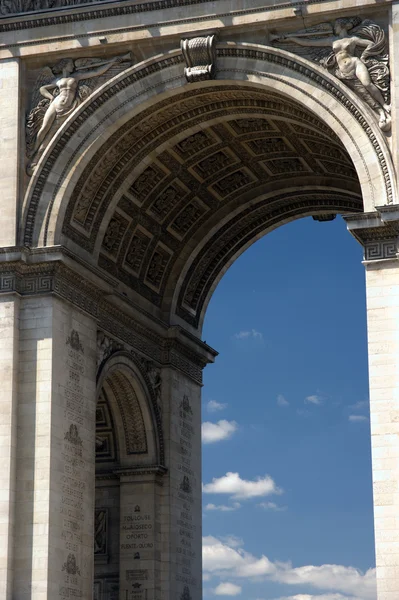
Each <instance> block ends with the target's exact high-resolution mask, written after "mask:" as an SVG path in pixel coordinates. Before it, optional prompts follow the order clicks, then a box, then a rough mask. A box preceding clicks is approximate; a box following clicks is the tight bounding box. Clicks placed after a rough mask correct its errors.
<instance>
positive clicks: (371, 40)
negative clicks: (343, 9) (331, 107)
mask: <svg viewBox="0 0 399 600" xmlns="http://www.w3.org/2000/svg"><path fill="white" fill-rule="evenodd" d="M270 41H272V42H274V44H276V45H279V46H280V47H281V48H284V49H286V50H290V51H291V52H294V53H295V54H300V55H302V56H304V57H306V58H308V59H310V60H313V61H315V62H318V63H319V64H320V65H322V66H323V67H324V68H325V69H327V70H328V71H329V72H330V73H331V74H332V75H334V76H335V77H337V78H338V79H340V80H342V81H343V82H344V83H345V84H346V85H347V86H348V87H350V88H351V89H352V90H353V91H354V92H355V93H356V94H357V95H358V96H359V97H360V98H361V99H362V100H363V101H364V102H365V103H366V104H368V106H369V107H370V108H371V109H372V110H373V111H375V112H376V113H377V115H378V117H379V125H380V128H381V129H382V130H383V131H389V130H390V129H391V116H390V113H391V106H390V89H389V88H390V72H389V55H388V49H387V43H386V36H385V32H384V30H383V29H382V28H381V27H380V26H379V25H377V24H376V23H374V22H373V21H371V20H369V19H366V20H362V19H361V18H360V17H346V18H341V19H336V21H335V22H334V23H321V24H319V25H316V26H315V27H309V28H307V29H301V30H299V31H297V32H296V33H293V34H291V33H290V34H289V35H272V36H271V37H270Z"/></svg>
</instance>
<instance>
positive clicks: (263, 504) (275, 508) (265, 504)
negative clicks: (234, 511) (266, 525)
mask: <svg viewBox="0 0 399 600" xmlns="http://www.w3.org/2000/svg"><path fill="white" fill-rule="evenodd" d="M256 506H259V508H263V509H264V510H271V511H275V512H282V511H283V510H287V507H286V506H279V505H278V504H276V503H275V502H261V503H260V504H257V505H256Z"/></svg>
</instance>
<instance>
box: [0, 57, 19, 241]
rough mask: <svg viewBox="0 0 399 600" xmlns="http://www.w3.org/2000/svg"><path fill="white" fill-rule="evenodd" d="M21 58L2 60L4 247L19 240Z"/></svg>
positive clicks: (0, 229) (0, 221)
mask: <svg viewBox="0 0 399 600" xmlns="http://www.w3.org/2000/svg"><path fill="white" fill-rule="evenodd" d="M21 120H22V116H21V113H20V60H19V59H18V58H12V59H6V60H1V61H0V157H1V160H0V197H1V207H2V208H1V217H0V247H1V246H11V245H13V244H16V243H17V227H18V217H17V211H18V185H19V180H18V173H19V165H20V155H19V138H20V123H21Z"/></svg>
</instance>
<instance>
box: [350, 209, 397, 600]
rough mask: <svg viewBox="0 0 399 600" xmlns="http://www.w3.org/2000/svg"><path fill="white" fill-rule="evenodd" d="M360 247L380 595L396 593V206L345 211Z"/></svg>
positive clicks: (381, 598) (390, 597)
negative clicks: (350, 213) (353, 213)
mask: <svg viewBox="0 0 399 600" xmlns="http://www.w3.org/2000/svg"><path fill="white" fill-rule="evenodd" d="M346 221H347V223H348V229H349V231H350V232H351V233H352V234H353V235H354V236H355V238H356V239H357V240H358V241H360V242H361V243H362V245H363V247H364V257H365V260H364V265H365V268H366V296H367V328H368V356H369V381H370V421H371V449H372V476H373V494H374V527H375V548H376V567H377V588H378V600H396V599H397V598H398V596H399V518H398V515H399V260H398V258H399V254H398V248H399V246H398V243H399V238H398V233H399V206H392V207H381V208H379V209H377V211H376V212H375V213H369V214H364V215H360V216H359V215H356V216H351V217H347V218H346Z"/></svg>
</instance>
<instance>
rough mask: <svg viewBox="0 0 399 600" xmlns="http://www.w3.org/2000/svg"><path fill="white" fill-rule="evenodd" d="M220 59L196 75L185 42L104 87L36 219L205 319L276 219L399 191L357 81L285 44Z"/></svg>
mask: <svg viewBox="0 0 399 600" xmlns="http://www.w3.org/2000/svg"><path fill="white" fill-rule="evenodd" d="M217 55H218V58H217V67H218V71H217V76H216V80H215V81H208V82H201V83H199V84H190V85H187V84H186V83H185V80H184V76H183V67H184V65H183V62H182V57H181V54H180V52H172V53H170V54H168V55H164V56H161V57H158V58H155V59H152V60H151V61H147V62H145V63H142V64H140V65H136V66H135V67H132V68H131V69H129V70H128V71H125V72H124V73H123V74H121V75H119V76H117V77H115V78H114V79H113V80H111V81H110V82H108V83H107V84H105V85H104V86H103V87H102V88H100V89H99V90H98V91H97V92H96V93H95V94H94V95H93V96H91V97H90V98H89V99H88V100H87V101H86V102H85V103H83V104H82V106H81V107H80V109H79V110H77V111H76V112H75V113H74V115H72V116H71V117H70V118H69V119H68V121H66V122H65V124H64V125H63V127H62V128H61V129H60V131H59V133H58V135H57V136H56V137H55V138H54V140H53V141H52V143H51V144H50V145H49V147H48V148H47V150H46V152H45V153H44V155H43V157H42V159H41V161H40V163H39V165H38V168H37V170H36V172H35V175H34V177H33V178H32V181H31V184H30V187H29V190H28V192H27V196H26V201H25V209H24V217H23V219H22V223H23V229H22V232H21V236H22V239H23V243H24V244H25V245H29V246H35V245H39V246H52V245H58V244H62V245H63V246H65V247H67V248H68V249H69V251H70V252H72V253H73V254H75V255H78V256H79V257H80V259H81V260H84V261H85V262H86V263H87V264H88V265H90V266H91V267H92V268H95V269H96V270H97V269H99V270H100V272H106V273H107V274H108V275H111V276H112V277H114V279H115V282H116V285H117V286H118V287H119V289H120V290H121V291H122V293H124V294H125V295H127V296H128V297H130V298H131V299H132V300H137V299H139V301H140V303H141V304H142V305H144V306H146V307H148V308H149V309H151V311H152V312H154V310H155V311H156V312H157V313H158V315H159V316H161V317H162V318H163V319H165V320H168V321H170V322H173V323H181V324H184V326H186V327H192V328H193V329H194V330H197V329H198V328H200V326H201V323H202V316H203V314H204V310H205V307H206V304H207V301H208V299H209V297H210V294H211V293H212V290H213V289H214V287H215V285H216V283H217V281H218V280H219V279H220V277H221V275H222V274H223V272H224V271H225V270H226V268H228V266H229V265H230V264H231V262H232V261H233V260H234V259H235V258H236V257H237V256H238V255H239V254H240V253H241V252H242V251H243V250H244V249H245V248H246V247H248V245H250V244H251V243H253V241H255V240H256V239H258V238H259V237H260V236H262V235H264V234H265V233H266V232H267V231H270V230H271V229H273V228H275V227H277V226H279V225H281V224H283V223H285V222H288V221H290V220H293V219H295V218H299V217H301V216H306V215H313V216H315V218H318V219H319V220H323V219H324V220H325V219H328V218H330V217H331V216H332V215H334V214H336V213H348V212H360V211H363V210H364V211H366V212H368V211H372V210H374V208H375V206H381V205H384V204H395V203H396V190H395V188H394V184H393V178H392V172H393V170H392V164H391V159H390V155H389V151H388V148H387V145H386V142H385V139H384V137H383V134H382V133H381V131H380V130H379V128H378V124H377V123H376V122H375V121H374V116H373V115H372V114H371V113H369V112H368V109H367V107H364V106H363V105H360V102H359V100H358V99H357V98H356V97H355V96H354V95H353V94H352V92H351V91H350V90H349V89H348V88H346V87H344V86H343V85H342V84H341V83H340V82H339V81H337V80H336V79H334V78H332V77H330V76H329V75H328V74H327V73H326V72H325V71H324V70H322V69H321V68H319V67H317V66H314V65H313V64H311V63H309V62H308V61H306V60H303V59H299V58H298V57H294V56H293V55H290V54H289V53H287V52H284V51H281V50H277V49H272V48H268V47H263V46H255V45H250V44H221V45H219V46H218V48H217ZM66 142H68V152H66V150H65V146H66Z"/></svg>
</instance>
